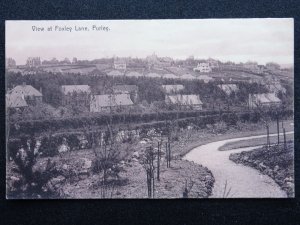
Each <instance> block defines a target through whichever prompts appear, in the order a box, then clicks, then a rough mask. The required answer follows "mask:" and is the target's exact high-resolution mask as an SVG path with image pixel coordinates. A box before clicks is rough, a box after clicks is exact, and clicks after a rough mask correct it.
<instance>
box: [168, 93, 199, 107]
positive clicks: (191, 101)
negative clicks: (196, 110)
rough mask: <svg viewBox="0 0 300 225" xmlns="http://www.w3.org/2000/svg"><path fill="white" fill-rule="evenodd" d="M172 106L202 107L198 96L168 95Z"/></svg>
mask: <svg viewBox="0 0 300 225" xmlns="http://www.w3.org/2000/svg"><path fill="white" fill-rule="evenodd" d="M166 98H169V100H170V102H171V103H172V104H179V105H202V104H203V103H202V101H201V100H200V98H199V96H198V95H167V96H166Z"/></svg>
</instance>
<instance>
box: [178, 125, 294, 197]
mask: <svg viewBox="0 0 300 225" xmlns="http://www.w3.org/2000/svg"><path fill="white" fill-rule="evenodd" d="M292 133H294V131H290V132H287V133H286V134H292ZM276 135H277V134H271V135H270V136H276ZM281 135H282V134H281ZM262 137H266V135H257V136H250V137H242V138H233V139H228V140H223V141H216V142H211V143H208V144H205V145H201V146H198V147H196V148H194V149H193V150H191V151H190V152H189V153H188V154H186V155H185V157H184V159H185V160H188V161H193V162H195V163H198V164H201V165H202V166H205V167H207V168H208V169H209V170H211V172H212V173H213V175H214V177H215V184H214V187H213V193H212V195H211V198H222V197H224V190H225V192H226V193H227V192H229V193H228V196H226V197H227V198H286V197H287V195H286V193H285V192H284V191H283V190H281V189H280V187H279V186H278V185H277V184H276V183H275V181H274V180H272V179H271V178H270V177H269V176H267V175H263V174H261V173H260V172H259V171H258V170H256V169H253V168H251V167H247V166H243V165H241V164H236V163H234V162H232V161H231V160H229V155H230V154H231V153H237V152H242V151H250V150H252V149H255V148H257V146H256V147H248V148H239V149H234V150H229V151H219V150H218V149H219V148H220V147H221V146H223V145H224V144H226V143H229V142H236V141H241V140H249V139H255V138H262ZM226 183H227V186H226V189H225V184H226Z"/></svg>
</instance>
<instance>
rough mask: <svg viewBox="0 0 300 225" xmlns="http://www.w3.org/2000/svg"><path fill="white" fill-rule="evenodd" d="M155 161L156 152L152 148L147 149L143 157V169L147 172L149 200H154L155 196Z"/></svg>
mask: <svg viewBox="0 0 300 225" xmlns="http://www.w3.org/2000/svg"><path fill="white" fill-rule="evenodd" d="M154 159H155V152H154V149H153V147H152V146H149V147H147V148H146V151H145V153H144V156H143V161H142V164H143V167H144V169H145V171H146V177H147V190H148V198H154V196H155V183H154V171H155V167H154Z"/></svg>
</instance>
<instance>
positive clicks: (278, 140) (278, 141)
mask: <svg viewBox="0 0 300 225" xmlns="http://www.w3.org/2000/svg"><path fill="white" fill-rule="evenodd" d="M279 143H280V139H279V118H278V115H277V144H278V145H279Z"/></svg>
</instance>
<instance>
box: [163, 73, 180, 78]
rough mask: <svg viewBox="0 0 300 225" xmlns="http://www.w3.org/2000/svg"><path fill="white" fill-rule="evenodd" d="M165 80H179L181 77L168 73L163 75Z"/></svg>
mask: <svg viewBox="0 0 300 225" xmlns="http://www.w3.org/2000/svg"><path fill="white" fill-rule="evenodd" d="M163 78H165V79H178V78H179V77H178V76H176V75H175V74H172V73H166V74H164V75H163Z"/></svg>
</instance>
